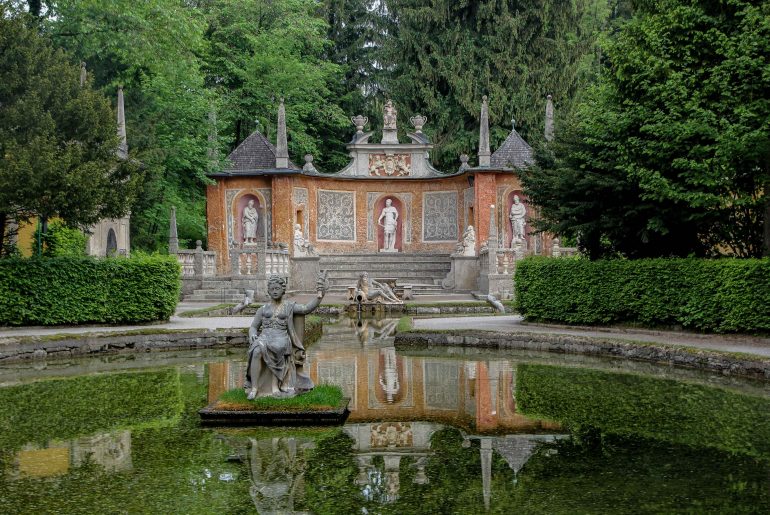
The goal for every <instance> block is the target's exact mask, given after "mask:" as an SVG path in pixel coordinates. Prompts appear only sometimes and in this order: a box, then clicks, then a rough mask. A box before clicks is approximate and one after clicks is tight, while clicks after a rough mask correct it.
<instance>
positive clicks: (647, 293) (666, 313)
mask: <svg viewBox="0 0 770 515" xmlns="http://www.w3.org/2000/svg"><path fill="white" fill-rule="evenodd" d="M515 283H516V308H517V309H518V311H519V312H520V313H521V314H523V315H524V316H526V317H527V318H529V319H536V320H544V321H554V322H564V323H569V324H589V325H592V324H614V323H633V324H641V325H646V326H661V325H681V326H682V327H685V328H692V329H697V330H701V331H709V332H720V333H724V332H738V331H743V332H768V331H770V260H768V259H716V260H706V259H696V258H688V259H640V260H633V261H631V260H622V259H617V260H600V261H588V260H584V259H551V258H537V257H533V258H527V259H525V260H523V261H521V262H520V263H519V264H518V266H517V267H516V276H515Z"/></svg>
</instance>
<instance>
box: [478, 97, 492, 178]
mask: <svg viewBox="0 0 770 515" xmlns="http://www.w3.org/2000/svg"><path fill="white" fill-rule="evenodd" d="M491 155H492V153H491V152H490V151H489V107H488V106H487V96H486V95H484V96H483V97H482V99H481V126H480V127H479V166H489V165H490V156H491Z"/></svg>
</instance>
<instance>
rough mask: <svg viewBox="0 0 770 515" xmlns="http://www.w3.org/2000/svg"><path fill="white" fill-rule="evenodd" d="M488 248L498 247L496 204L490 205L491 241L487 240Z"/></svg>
mask: <svg viewBox="0 0 770 515" xmlns="http://www.w3.org/2000/svg"><path fill="white" fill-rule="evenodd" d="M487 248H490V249H496V248H497V224H496V223H495V205H494V204H491V205H490V206H489V241H488V242H487Z"/></svg>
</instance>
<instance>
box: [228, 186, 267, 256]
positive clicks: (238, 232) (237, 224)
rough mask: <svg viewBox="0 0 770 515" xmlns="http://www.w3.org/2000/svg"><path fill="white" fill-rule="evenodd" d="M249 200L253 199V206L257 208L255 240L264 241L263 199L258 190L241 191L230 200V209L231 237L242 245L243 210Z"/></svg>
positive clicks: (265, 221)
mask: <svg viewBox="0 0 770 515" xmlns="http://www.w3.org/2000/svg"><path fill="white" fill-rule="evenodd" d="M249 201H253V207H254V208H255V209H256V210H257V223H256V234H255V242H256V241H260V242H263V241H265V233H266V225H265V224H266V223H268V220H267V216H266V213H265V200H264V198H262V195H260V194H259V193H258V192H255V191H248V190H247V191H243V192H240V193H239V194H238V195H237V196H236V197H235V198H234V199H233V202H232V205H231V206H230V209H231V210H232V215H231V216H232V217H233V227H232V238H233V242H234V243H235V244H236V245H243V244H244V242H245V240H246V234H245V228H244V210H245V209H246V208H247V207H248V206H249Z"/></svg>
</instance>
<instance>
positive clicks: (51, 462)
mask: <svg viewBox="0 0 770 515" xmlns="http://www.w3.org/2000/svg"><path fill="white" fill-rule="evenodd" d="M395 326H396V321H395V320H387V319H386V320H364V321H363V322H362V323H360V324H359V323H356V322H355V321H353V320H347V319H344V320H342V321H341V322H339V323H336V324H327V325H325V327H324V335H323V337H322V338H321V340H320V341H319V342H317V343H316V344H314V345H313V346H312V347H310V349H309V352H308V354H309V356H308V358H309V363H310V372H311V377H312V378H313V380H314V381H316V382H317V383H322V382H326V383H332V384H338V385H340V386H341V387H342V388H343V390H344V391H345V393H346V395H348V396H349V397H350V398H351V404H350V408H351V415H350V417H349V419H348V422H347V423H346V424H345V426H343V427H339V428H323V429H308V428H304V429H303V428H298V429H291V428H237V429H232V428H231V429H226V428H201V427H200V425H199V421H198V415H197V410H198V409H200V408H201V407H203V406H205V405H206V404H207V403H208V402H210V401H211V400H212V399H214V398H215V397H216V396H217V395H219V393H220V392H222V391H224V390H227V389H230V388H233V387H237V386H239V385H240V381H241V377H242V375H243V368H244V366H245V363H244V361H243V358H244V356H243V354H244V352H245V351H244V349H228V350H217V351H198V352H195V351H188V352H175V353H148V354H134V355H124V356H112V357H104V358H91V359H88V360H79V361H78V360H73V361H56V362H54V361H51V362H49V363H36V364H18V365H10V364H9V365H4V366H0V413H2V416H1V418H0V474H1V475H0V506H2V511H3V512H9V513H54V512H56V513H228V514H230V513H257V512H258V513H275V512H280V513H294V512H296V513H399V514H403V513H426V514H427V513H431V514H432V513H502V512H505V513H576V512H578V513H608V512H612V513H624V512H625V513H660V512H693V513H696V512H697V513H708V512H713V513H726V512H729V513H735V512H741V513H743V512H745V513H762V512H764V513H767V512H770V385H768V384H766V383H760V382H755V381H750V380H742V379H737V378H728V377H722V376H718V375H715V374H709V373H703V372H699V371H694V370H688V369H678V368H674V367H668V366H666V367H664V366H656V365H652V364H646V363H635V362H624V361H619V360H603V359H598V358H591V357H582V356H564V355H548V354H542V353H534V352H500V351H489V350H482V349H478V350H477V349H459V348H456V349H442V350H423V351H419V352H410V353H409V354H402V353H399V352H396V350H395V349H394V347H393V338H392V333H393V330H394V329H395Z"/></svg>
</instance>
